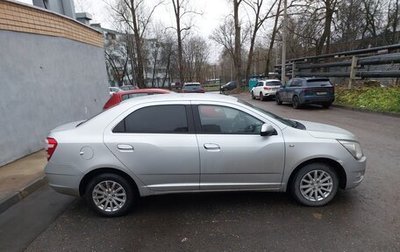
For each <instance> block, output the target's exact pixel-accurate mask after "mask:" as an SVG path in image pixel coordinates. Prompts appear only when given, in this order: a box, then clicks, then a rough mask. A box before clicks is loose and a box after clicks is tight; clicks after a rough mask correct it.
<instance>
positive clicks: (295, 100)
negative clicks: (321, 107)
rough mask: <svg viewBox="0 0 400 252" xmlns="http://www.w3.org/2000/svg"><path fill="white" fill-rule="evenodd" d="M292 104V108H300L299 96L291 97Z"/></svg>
mask: <svg viewBox="0 0 400 252" xmlns="http://www.w3.org/2000/svg"><path fill="white" fill-rule="evenodd" d="M292 106H293V108H294V109H298V108H300V101H299V97H297V96H293V98H292Z"/></svg>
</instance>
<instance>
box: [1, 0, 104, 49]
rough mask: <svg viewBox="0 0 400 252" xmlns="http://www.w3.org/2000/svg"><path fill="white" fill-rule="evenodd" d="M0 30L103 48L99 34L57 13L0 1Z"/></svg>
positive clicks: (101, 37)
mask: <svg viewBox="0 0 400 252" xmlns="http://www.w3.org/2000/svg"><path fill="white" fill-rule="evenodd" d="M0 30H8V31H15V32H24V33H33V34H40V35H47V36H54V37H62V38H67V39H72V40H75V41H79V42H82V43H86V44H90V45H94V46H97V47H103V36H102V34H101V33H100V32H98V31H96V30H94V29H92V28H90V27H88V26H86V25H83V24H81V23H79V22H78V21H76V20H73V19H70V18H68V17H64V16H62V15H59V14H57V13H53V12H50V11H47V10H43V9H40V8H36V7H33V6H28V5H23V4H19V3H16V2H11V1H4V0H0Z"/></svg>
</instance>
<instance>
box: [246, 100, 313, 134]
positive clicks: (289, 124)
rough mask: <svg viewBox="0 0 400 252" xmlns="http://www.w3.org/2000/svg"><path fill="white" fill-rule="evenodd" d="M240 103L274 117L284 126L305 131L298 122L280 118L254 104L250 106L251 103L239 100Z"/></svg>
mask: <svg viewBox="0 0 400 252" xmlns="http://www.w3.org/2000/svg"><path fill="white" fill-rule="evenodd" d="M238 102H240V103H242V104H244V105H247V106H249V107H251V108H253V109H255V110H257V111H259V112H261V113H263V114H265V115H267V116H269V117H272V118H274V119H275V120H278V121H280V122H281V123H283V124H285V125H287V126H290V127H293V128H297V129H305V127H304V125H302V124H301V123H299V122H296V121H293V120H290V119H287V118H283V117H280V116H278V115H275V114H274V113H271V112H269V111H267V110H264V109H262V108H259V107H256V106H254V105H252V104H250V103H248V102H246V101H243V100H240V99H238Z"/></svg>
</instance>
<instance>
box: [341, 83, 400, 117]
mask: <svg viewBox="0 0 400 252" xmlns="http://www.w3.org/2000/svg"><path fill="white" fill-rule="evenodd" d="M335 91H336V99H335V103H336V104H338V105H344V106H348V107H353V108H360V109H365V110H369V111H376V112H391V113H400V87H386V88H382V87H365V88H354V89H344V88H337V89H336V90H335Z"/></svg>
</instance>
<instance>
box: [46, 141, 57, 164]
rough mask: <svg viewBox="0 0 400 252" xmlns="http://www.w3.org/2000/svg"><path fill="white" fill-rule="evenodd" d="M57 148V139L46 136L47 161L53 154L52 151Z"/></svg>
mask: <svg viewBox="0 0 400 252" xmlns="http://www.w3.org/2000/svg"><path fill="white" fill-rule="evenodd" d="M56 148H57V141H56V139H54V138H51V137H48V138H47V139H46V152H47V161H49V160H50V158H51V156H52V155H53V153H54V151H55V150H56Z"/></svg>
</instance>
